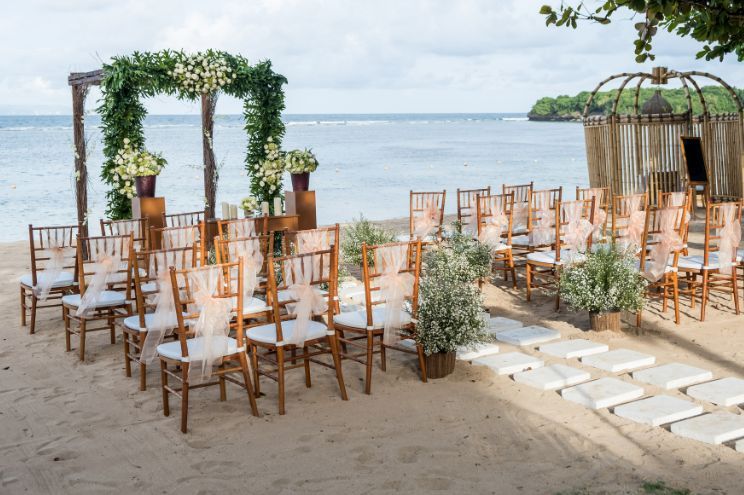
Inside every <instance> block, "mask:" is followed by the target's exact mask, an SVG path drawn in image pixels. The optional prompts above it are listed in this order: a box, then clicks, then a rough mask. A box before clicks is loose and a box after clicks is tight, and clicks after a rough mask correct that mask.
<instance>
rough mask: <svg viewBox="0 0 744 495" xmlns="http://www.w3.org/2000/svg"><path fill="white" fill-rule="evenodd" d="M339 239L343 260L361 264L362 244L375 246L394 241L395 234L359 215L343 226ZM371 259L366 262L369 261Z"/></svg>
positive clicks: (356, 264) (357, 264)
mask: <svg viewBox="0 0 744 495" xmlns="http://www.w3.org/2000/svg"><path fill="white" fill-rule="evenodd" d="M342 239H343V240H342V241H341V254H342V256H343V259H344V262H346V263H350V264H352V265H354V266H359V267H361V266H362V244H364V243H366V244H367V245H368V246H377V245H379V244H388V243H390V242H395V235H394V234H392V233H391V232H388V231H387V230H385V229H384V228H383V227H380V226H379V225H376V224H374V223H372V222H370V221H369V220H367V219H366V218H364V215H360V216H359V218H358V219H354V221H353V222H352V223H351V224H350V225H348V226H347V227H345V228H344V235H343V238H342ZM371 261H372V260H371V259H370V260H368V262H370V263H371Z"/></svg>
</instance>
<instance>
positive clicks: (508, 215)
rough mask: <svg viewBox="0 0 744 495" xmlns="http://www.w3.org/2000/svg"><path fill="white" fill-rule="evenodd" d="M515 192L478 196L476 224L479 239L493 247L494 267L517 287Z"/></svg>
mask: <svg viewBox="0 0 744 495" xmlns="http://www.w3.org/2000/svg"><path fill="white" fill-rule="evenodd" d="M513 213H514V193H513V192H511V193H508V194H494V195H486V196H476V226H477V233H478V239H479V240H480V241H481V242H485V243H486V244H488V245H489V246H490V247H491V253H492V254H493V258H492V263H491V265H492V269H493V270H498V271H503V272H504V279H506V280H508V274H509V273H511V277H512V286H513V287H514V288H515V289H516V288H517V272H516V270H515V268H514V257H513V255H512V246H511V240H512V221H513Z"/></svg>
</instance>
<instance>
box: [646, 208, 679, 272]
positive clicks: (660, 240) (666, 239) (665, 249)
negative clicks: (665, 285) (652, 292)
mask: <svg viewBox="0 0 744 495" xmlns="http://www.w3.org/2000/svg"><path fill="white" fill-rule="evenodd" d="M677 218H678V209H677V208H668V209H667V208H665V209H662V210H661V212H660V214H659V233H658V234H656V235H655V236H654V242H655V244H654V245H653V246H651V250H650V252H649V258H650V259H649V260H648V261H647V262H646V269H645V271H644V273H643V275H644V276H645V277H646V279H648V280H649V281H650V282H656V281H658V280H659V279H660V278H661V277H662V276H663V275H664V273H665V272H666V267H667V263H668V261H669V255H670V254H671V253H672V252H673V251H679V250H680V249H682V248H683V247H684V243H683V242H682V238H681V237H680V235H679V232H677V230H676V229H675V228H674V227H675V224H676V222H677ZM641 255H642V256H643V255H645V253H641Z"/></svg>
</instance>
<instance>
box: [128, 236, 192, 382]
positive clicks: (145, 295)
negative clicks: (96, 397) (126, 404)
mask: <svg viewBox="0 0 744 495" xmlns="http://www.w3.org/2000/svg"><path fill="white" fill-rule="evenodd" d="M197 262H198V254H197V253H196V250H195V248H194V247H186V248H174V249H159V250H154V251H139V252H137V251H135V253H134V255H133V256H132V273H133V274H134V296H135V297H134V299H135V302H136V306H137V313H136V314H134V315H132V316H129V317H127V318H124V319H123V320H122V322H121V327H122V333H123V336H124V338H123V341H124V364H125V373H126V376H127V377H128V378H130V377H131V376H132V364H134V365H138V366H139V371H140V382H139V386H140V390H142V391H144V390H145V389H146V388H147V363H146V362H145V361H144V360H143V359H142V348H143V346H144V343H145V339H146V338H147V335H148V331H149V329H150V328H151V327H152V325H153V321H154V320H153V319H154V317H155V310H156V309H157V304H158V303H160V304H163V303H166V302H165V301H164V302H160V301H157V302H156V301H155V300H154V299H156V296H157V295H158V293H159V292H160V284H163V283H167V284H168V285H170V284H171V280H170V267H171V266H172V267H174V268H175V269H176V270H185V269H187V268H194V267H196V266H197ZM171 302H172V301H171ZM177 326H178V322H177V320H176V317H175V314H174V315H173V322H172V326H171V328H170V329H169V330H166V333H171V332H172V331H173V330H175V329H176V327H177ZM159 331H160V330H159ZM155 357H156V356H155Z"/></svg>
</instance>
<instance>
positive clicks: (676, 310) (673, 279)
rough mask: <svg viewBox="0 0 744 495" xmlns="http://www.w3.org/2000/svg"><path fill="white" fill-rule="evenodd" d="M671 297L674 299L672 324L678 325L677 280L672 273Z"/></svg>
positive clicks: (675, 275) (675, 274)
mask: <svg viewBox="0 0 744 495" xmlns="http://www.w3.org/2000/svg"><path fill="white" fill-rule="evenodd" d="M672 297H674V323H676V324H677V325H679V279H678V278H677V273H676V272H675V273H672Z"/></svg>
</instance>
